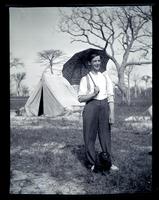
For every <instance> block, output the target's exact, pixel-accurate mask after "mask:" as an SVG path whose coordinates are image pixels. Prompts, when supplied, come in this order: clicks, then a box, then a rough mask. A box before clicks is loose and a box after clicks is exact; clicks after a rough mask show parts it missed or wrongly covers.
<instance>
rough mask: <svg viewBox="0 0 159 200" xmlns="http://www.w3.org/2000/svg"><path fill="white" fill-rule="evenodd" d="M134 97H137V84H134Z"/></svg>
mask: <svg viewBox="0 0 159 200" xmlns="http://www.w3.org/2000/svg"><path fill="white" fill-rule="evenodd" d="M134 97H135V98H137V85H136V84H135V86H134Z"/></svg>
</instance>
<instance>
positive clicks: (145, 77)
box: [141, 75, 151, 96]
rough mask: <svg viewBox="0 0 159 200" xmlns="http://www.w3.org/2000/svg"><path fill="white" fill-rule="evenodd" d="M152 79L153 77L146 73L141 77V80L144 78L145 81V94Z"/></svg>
mask: <svg viewBox="0 0 159 200" xmlns="http://www.w3.org/2000/svg"><path fill="white" fill-rule="evenodd" d="M150 79H151V76H148V75H144V76H142V78H141V80H143V81H144V82H145V96H146V93H147V85H148V82H149V80H150Z"/></svg>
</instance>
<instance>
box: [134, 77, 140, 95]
mask: <svg viewBox="0 0 159 200" xmlns="http://www.w3.org/2000/svg"><path fill="white" fill-rule="evenodd" d="M133 81H134V97H135V98H137V96H138V94H137V91H138V86H137V84H138V82H139V81H140V77H139V75H138V74H134V76H133Z"/></svg>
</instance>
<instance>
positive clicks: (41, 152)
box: [9, 4, 153, 195]
mask: <svg viewBox="0 0 159 200" xmlns="http://www.w3.org/2000/svg"><path fill="white" fill-rule="evenodd" d="M152 24H153V17H152V5H151V4H145V5H129V4H127V5H121V6H119V5H118V6H115V5H114V6H113V5H111V6H108V5H102V6H69V7H66V6H63V7H62V6H61V7H22V6H18V7H16V6H10V7H9V57H10V60H9V63H10V66H9V67H10V69H9V71H10V77H9V78H10V184H9V194H31V195H32V194H48V195H103V194H136V193H151V192H152V154H153V148H152V136H153V131H152V116H153V112H152V110H153V103H152V82H153V76H152V68H153V67H152V49H153V46H152V44H153V43H152V40H153V37H152V35H153V34H152V33H153V31H152ZM102 95H103V96H102Z"/></svg>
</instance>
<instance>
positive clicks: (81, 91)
mask: <svg viewBox="0 0 159 200" xmlns="http://www.w3.org/2000/svg"><path fill="white" fill-rule="evenodd" d="M86 94H87V80H86V77H85V76H84V77H82V78H81V81H80V85H79V91H78V97H79V96H81V95H86Z"/></svg>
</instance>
